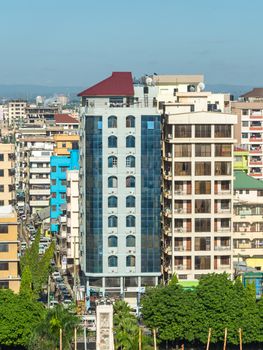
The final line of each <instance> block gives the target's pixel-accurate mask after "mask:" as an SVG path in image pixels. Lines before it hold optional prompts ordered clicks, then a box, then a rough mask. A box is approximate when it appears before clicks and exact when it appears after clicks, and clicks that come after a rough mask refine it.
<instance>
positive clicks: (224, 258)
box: [220, 256, 230, 265]
mask: <svg viewBox="0 0 263 350" xmlns="http://www.w3.org/2000/svg"><path fill="white" fill-rule="evenodd" d="M220 260H221V265H230V257H229V256H221V258H220Z"/></svg>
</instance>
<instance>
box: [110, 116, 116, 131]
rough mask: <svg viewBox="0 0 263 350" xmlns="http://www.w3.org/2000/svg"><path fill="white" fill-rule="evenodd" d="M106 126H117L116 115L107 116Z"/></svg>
mask: <svg viewBox="0 0 263 350" xmlns="http://www.w3.org/2000/svg"><path fill="white" fill-rule="evenodd" d="M108 128H117V117H115V116H114V115H111V116H110V117H109V118H108Z"/></svg>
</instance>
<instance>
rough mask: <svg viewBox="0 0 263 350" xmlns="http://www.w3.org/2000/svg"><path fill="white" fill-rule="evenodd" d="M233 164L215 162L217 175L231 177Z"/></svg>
mask: <svg viewBox="0 0 263 350" xmlns="http://www.w3.org/2000/svg"><path fill="white" fill-rule="evenodd" d="M231 171H232V166H231V162H215V175H218V176H219V175H231Z"/></svg>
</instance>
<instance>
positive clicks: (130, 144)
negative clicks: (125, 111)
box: [126, 135, 135, 148]
mask: <svg viewBox="0 0 263 350" xmlns="http://www.w3.org/2000/svg"><path fill="white" fill-rule="evenodd" d="M126 147H127V148H133V147H135V137H134V136H132V135H129V136H127V137H126Z"/></svg>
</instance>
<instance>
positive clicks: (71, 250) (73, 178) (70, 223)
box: [66, 170, 79, 266]
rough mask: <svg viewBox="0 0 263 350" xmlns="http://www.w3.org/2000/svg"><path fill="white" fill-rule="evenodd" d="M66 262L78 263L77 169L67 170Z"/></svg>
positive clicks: (69, 263) (70, 263)
mask: <svg viewBox="0 0 263 350" xmlns="http://www.w3.org/2000/svg"><path fill="white" fill-rule="evenodd" d="M66 220H67V264H68V265H74V260H75V265H77V266H78V265H79V171H78V170H68V171H67V215H66Z"/></svg>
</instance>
